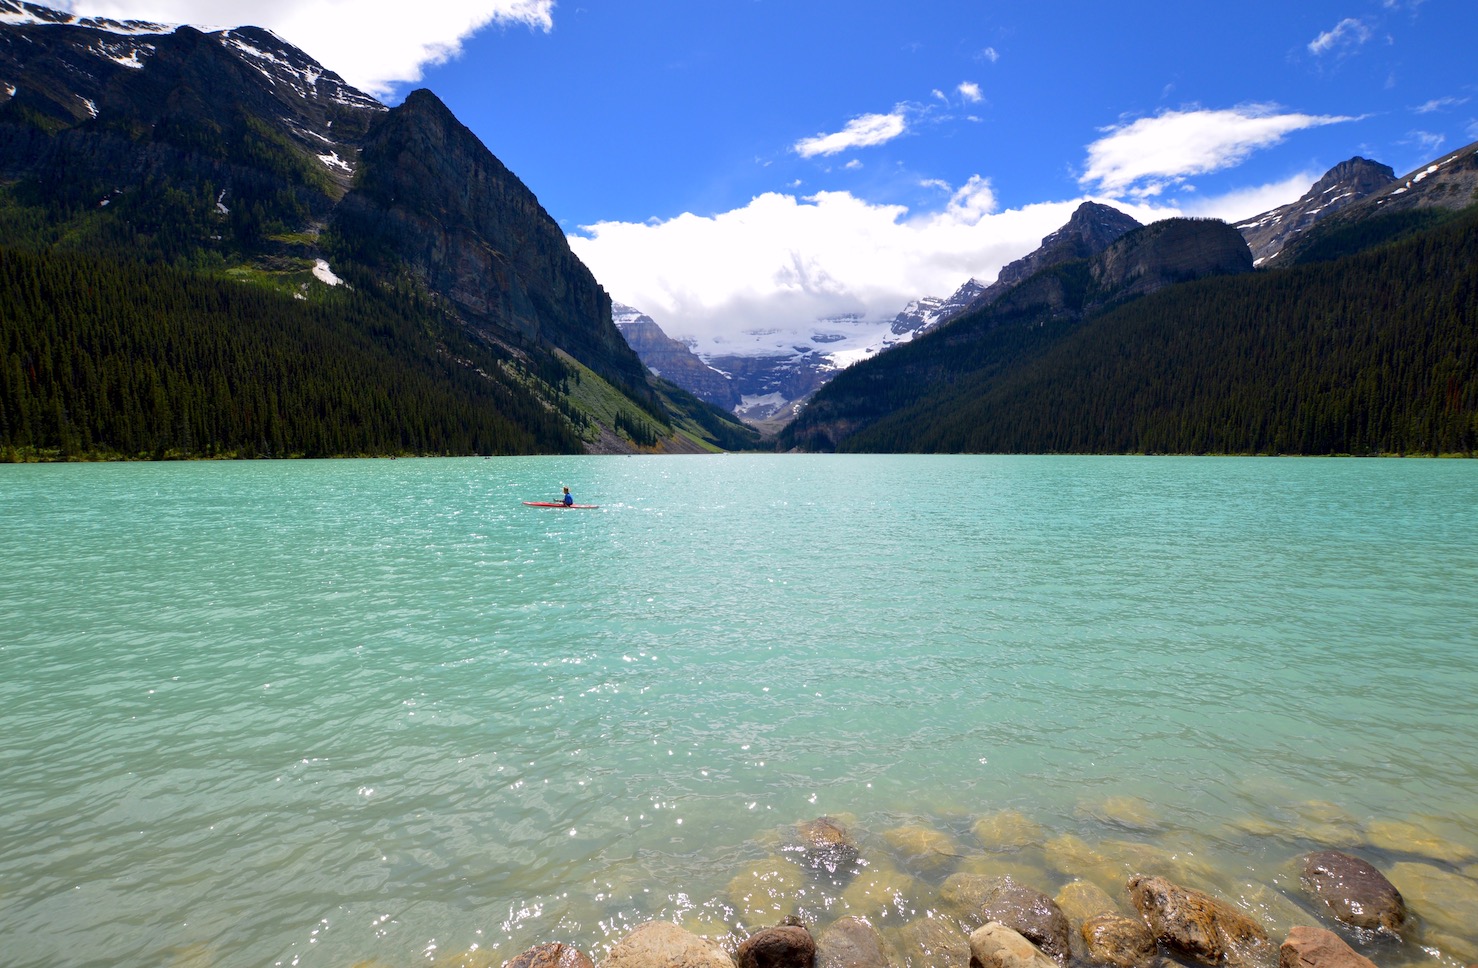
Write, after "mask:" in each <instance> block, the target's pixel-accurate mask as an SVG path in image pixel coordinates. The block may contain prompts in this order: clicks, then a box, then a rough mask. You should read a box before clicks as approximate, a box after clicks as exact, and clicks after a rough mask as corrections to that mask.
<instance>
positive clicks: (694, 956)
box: [601, 921, 734, 968]
mask: <svg viewBox="0 0 1478 968" xmlns="http://www.w3.org/2000/svg"><path fill="white" fill-rule="evenodd" d="M601 968H734V959H733V958H730V957H729V953H728V952H727V951H725V950H724V949H722V948H720V947H719V946H718V945H716V944H713V943H712V942H710V941H704V940H703V939H702V938H700V937H698V936H697V935H696V934H693V933H691V932H688V931H684V930H683V929H682V928H680V927H678V926H677V925H675V924H672V923H670V922H668V921H648V922H647V923H646V924H639V925H637V926H636V927H635V928H632V929H631V932H630V933H629V934H627V935H626V937H624V938H622V939H621V940H620V941H618V942H616V946H615V947H614V948H612V949H611V953H610V954H609V955H607V956H606V960H605V961H604V962H602V964H601Z"/></svg>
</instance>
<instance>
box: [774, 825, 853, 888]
mask: <svg viewBox="0 0 1478 968" xmlns="http://www.w3.org/2000/svg"><path fill="white" fill-rule="evenodd" d="M795 829H796V834H797V836H798V837H799V838H800V843H799V844H797V845H795V846H793V847H790V848H787V849H789V850H791V851H794V852H797V853H799V854H800V855H801V860H802V862H803V863H804V864H805V866H807V867H809V868H811V869H812V870H825V871H826V872H827V873H829V874H835V873H837V871H838V870H843V869H845V868H849V867H851V866H852V865H853V864H854V863H856V861H857V856H858V850H857V845H856V843H854V842H853V840H852V836H851V834H849V833H848V832H847V828H846V827H845V826H843V825H842V822H841V821H840V820H837V819H835V818H834V817H817V818H816V819H815V820H806V821H803V822H802V823H799V824H796V828H795Z"/></svg>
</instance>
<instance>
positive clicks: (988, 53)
mask: <svg viewBox="0 0 1478 968" xmlns="http://www.w3.org/2000/svg"><path fill="white" fill-rule="evenodd" d="M980 59H981V60H988V61H990V62H991V63H992V64H994V63H995V62H996V61H998V60H1000V59H1001V55H1000V54H999V53H997V52H996V49H995V48H994V47H987V48H986V49H985V50H983V51H981V52H980Z"/></svg>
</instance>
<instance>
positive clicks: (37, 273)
mask: <svg viewBox="0 0 1478 968" xmlns="http://www.w3.org/2000/svg"><path fill="white" fill-rule="evenodd" d="M364 281H365V282H366V283H367V284H368V285H367V286H366V288H363V289H361V288H355V289H352V290H351V289H350V288H349V287H343V286H341V287H337V288H335V289H333V290H330V291H327V292H319V293H315V295H314V298H313V299H312V300H311V301H310V300H303V299H297V298H294V297H293V296H292V295H290V294H287V293H284V292H281V291H275V290H273V289H270V288H266V287H261V286H254V285H249V284H243V283H241V282H237V281H232V280H228V279H214V278H211V277H209V276H205V275H202V274H199V273H194V272H189V271H185V270H181V269H176V268H171V267H169V266H165V265H157V264H156V265H148V264H144V263H141V262H131V261H120V260H117V259H107V258H102V257H98V256H92V255H86V254H80V253H70V252H57V251H52V252H48V253H46V254H44V255H41V254H37V253H33V252H26V251H22V250H17V249H10V248H0V460H17V459H33V458H37V457H40V458H58V457H59V458H63V459H65V458H68V457H79V456H87V457H102V458H153V459H159V458H186V457H257V456H306V457H313V456H330V455H386V454H390V455H393V454H479V453H497V454H530V453H577V452H579V451H580V449H581V443H580V440H579V439H578V437H577V436H576V434H575V432H574V431H573V430H572V429H571V419H570V418H571V417H577V416H578V415H574V414H566V415H564V416H561V414H560V413H559V412H557V411H555V410H552V409H550V408H548V407H545V406H543V405H542V404H540V403H538V402H537V401H536V399H535V398H533V397H531V396H530V395H529V394H528V393H516V392H513V391H512V388H513V387H514V386H516V385H518V384H520V383H523V384H528V383H530V382H538V381H544V382H550V381H554V382H557V381H560V380H563V379H566V374H565V372H564V371H563V370H562V369H561V370H559V371H558V372H552V370H553V369H558V364H557V363H552V362H551V361H548V358H545V359H546V364H545V368H546V369H551V372H544V373H533V372H529V371H528V370H527V369H526V368H525V367H524V366H523V365H521V364H520V363H519V362H518V361H516V360H514V359H512V358H511V357H509V356H508V355H506V354H502V353H501V352H500V351H498V350H495V349H494V348H492V347H490V346H489V345H488V344H485V343H482V342H476V341H474V340H472V339H470V338H469V337H468V336H467V335H466V334H465V331H464V330H462V329H460V328H459V327H456V326H453V325H449V324H448V323H446V322H445V321H444V319H443V318H442V317H441V316H440V315H439V314H438V313H437V312H436V311H435V309H434V308H433V307H432V306H431V305H430V304H429V303H428V302H426V301H425V300H424V298H423V297H420V296H418V295H417V294H416V293H415V292H414V291H411V290H409V289H408V290H407V291H405V292H401V293H398V294H384V293H379V292H376V291H374V289H373V283H372V281H371V280H368V279H367V280H364Z"/></svg>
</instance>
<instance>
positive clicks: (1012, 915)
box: [980, 877, 1072, 965]
mask: <svg viewBox="0 0 1478 968" xmlns="http://www.w3.org/2000/svg"><path fill="white" fill-rule="evenodd" d="M980 919H981V920H982V921H985V922H987V923H989V922H991V921H996V922H999V923H1001V924H1004V925H1005V926H1006V927H1008V928H1010V929H1011V930H1013V931H1015V932H1016V933H1017V934H1020V935H1021V936H1022V937H1024V938H1026V939H1027V940H1028V941H1030V942H1031V943H1032V944H1034V945H1036V946H1037V947H1038V948H1040V949H1041V950H1042V953H1043V954H1045V955H1047V957H1049V958H1051V959H1052V960H1053V961H1055V962H1057V963H1058V964H1059V965H1066V964H1067V963H1068V959H1069V958H1070V957H1071V955H1072V947H1071V941H1070V940H1069V933H1070V931H1071V930H1072V929H1071V926H1070V925H1069V924H1068V921H1067V916H1066V915H1064V914H1063V913H1062V909H1061V908H1059V907H1058V906H1057V902H1056V901H1054V900H1052V898H1050V897H1048V896H1047V895H1046V894H1043V893H1042V892H1041V891H1038V890H1036V889H1034V888H1031V887H1028V886H1027V885H1025V884H1020V883H1018V882H1017V881H1015V880H1014V879H1012V878H1010V877H1001V878H998V879H997V880H996V882H995V883H994V884H992V885H991V886H990V888H989V889H988V890H987V891H986V893H985V898H984V900H983V901H982V903H981V906H980Z"/></svg>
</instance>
